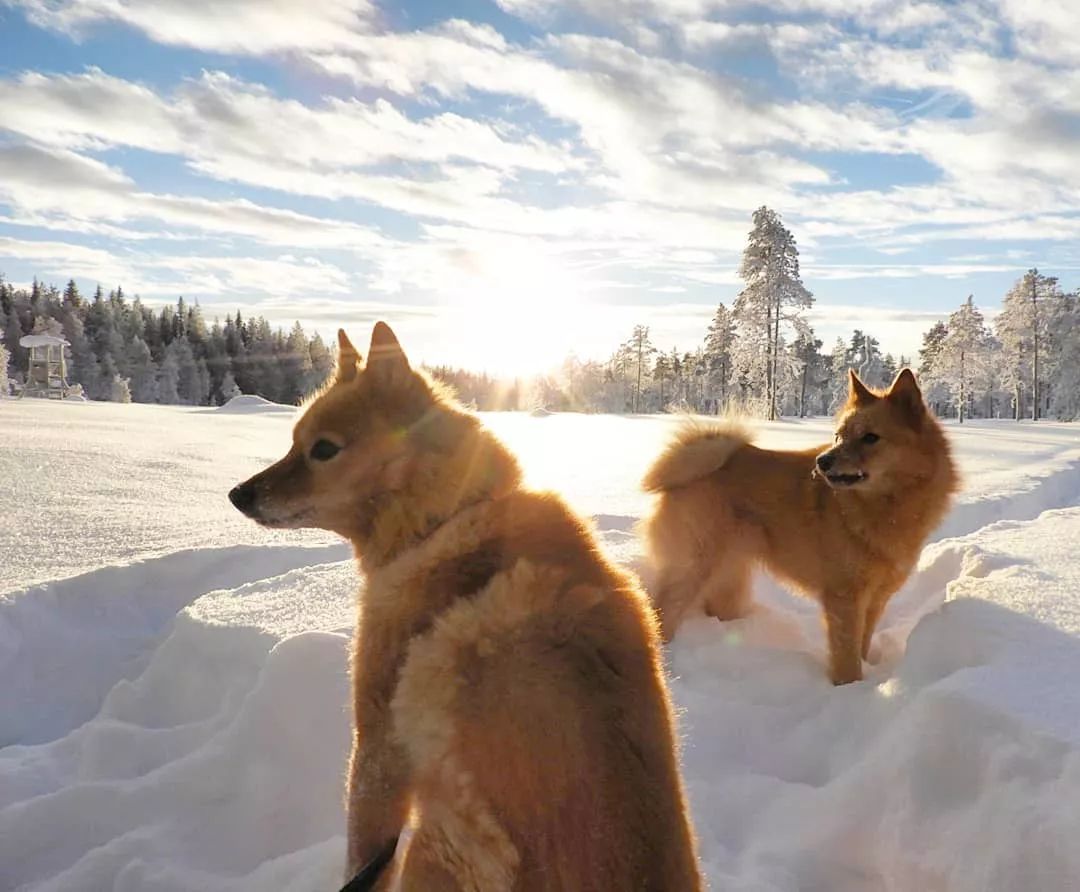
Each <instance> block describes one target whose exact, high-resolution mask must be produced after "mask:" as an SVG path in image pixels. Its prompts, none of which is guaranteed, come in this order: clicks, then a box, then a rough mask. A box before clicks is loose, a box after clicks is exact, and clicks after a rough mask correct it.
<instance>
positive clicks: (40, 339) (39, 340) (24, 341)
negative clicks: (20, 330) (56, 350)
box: [19, 334, 71, 347]
mask: <svg viewBox="0 0 1080 892" xmlns="http://www.w3.org/2000/svg"><path fill="white" fill-rule="evenodd" d="M19 346H20V347H70V346H71V344H69V343H68V342H67V341H66V340H65V339H64V338H58V337H56V336H54V335H46V334H28V335H23V336H22V337H21V338H19Z"/></svg>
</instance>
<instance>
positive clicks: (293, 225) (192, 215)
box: [0, 145, 386, 252]
mask: <svg viewBox="0 0 1080 892" xmlns="http://www.w3.org/2000/svg"><path fill="white" fill-rule="evenodd" d="M0 200H2V201H4V202H6V203H7V204H8V205H10V206H11V207H12V209H13V219H14V221H15V222H23V223H24V224H32V225H42V224H43V223H44V224H47V225H50V226H54V227H55V228H58V229H69V230H71V231H93V229H94V228H95V227H96V226H99V225H100V224H102V223H104V224H113V225H114V227H116V226H119V225H121V224H122V225H124V226H126V227H129V228H130V229H132V230H135V231H137V230H138V228H139V226H140V225H141V224H143V223H145V222H148V221H149V222H153V223H155V224H157V225H160V226H165V227H170V228H172V227H181V228H183V229H186V230H188V231H190V232H197V233H199V234H202V235H211V236H219V237H234V236H242V237H245V238H249V239H253V240H255V241H258V242H263V243H266V244H273V245H289V246H299V247H309V248H313V247H322V248H340V249H346V250H353V251H359V252H363V251H367V250H370V249H372V248H375V247H378V246H380V245H382V244H384V243H385V241H386V240H385V239H384V238H383V237H382V236H381V235H380V234H379V233H377V232H376V231H375V230H373V229H371V228H369V227H366V226H361V225H359V224H355V223H349V222H346V221H343V220H332V219H326V218H320V217H312V216H309V215H306V214H299V213H296V212H295V211H290V210H284V209H281V208H271V207H265V206H262V205H258V204H255V203H254V202H252V201H249V200H247V199H233V200H211V199H206V198H199V197H194V196H186V195H169V194H159V193H150V192H142V191H139V190H138V188H137V187H136V185H135V184H134V183H133V182H132V181H131V180H130V179H129V178H128V177H127V176H125V175H124V174H123V173H122V172H121V171H119V170H117V169H116V168H114V167H110V166H108V165H106V164H103V163H102V162H100V161H97V160H94V159H92V158H87V157H85V156H83V155H79V154H77V153H75V152H70V151H66V150H61V149H46V148H42V147H37V146H31V145H15V146H4V145H0ZM21 217H25V219H22V220H20V218H21ZM122 231H123V230H120V229H116V228H114V229H113V230H112V232H113V234H119V233H121V232H122Z"/></svg>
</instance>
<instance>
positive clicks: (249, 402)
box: [214, 393, 296, 415]
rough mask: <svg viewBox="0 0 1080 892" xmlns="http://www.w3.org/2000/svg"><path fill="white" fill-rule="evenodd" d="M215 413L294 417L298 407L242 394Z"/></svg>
mask: <svg viewBox="0 0 1080 892" xmlns="http://www.w3.org/2000/svg"><path fill="white" fill-rule="evenodd" d="M214 411H216V412H225V413H226V414H232V415H252V414H256V413H260V412H284V413H287V414H289V415H292V414H294V413H295V412H296V407H295V406H283V405H282V404H281V403H272V402H270V400H267V399H263V398H262V397H261V396H254V395H253V394H245V393H242V394H240V395H239V396H234V397H233V398H232V399H231V400H229V401H228V402H226V403H225V404H224V405H222V406H218V407H217V408H216V409H215V410H214Z"/></svg>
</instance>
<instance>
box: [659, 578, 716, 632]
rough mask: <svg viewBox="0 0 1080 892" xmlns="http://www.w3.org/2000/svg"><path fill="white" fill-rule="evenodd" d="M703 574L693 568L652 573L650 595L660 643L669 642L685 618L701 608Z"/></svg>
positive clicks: (703, 584)
mask: <svg viewBox="0 0 1080 892" xmlns="http://www.w3.org/2000/svg"><path fill="white" fill-rule="evenodd" d="M707 573H708V571H707V570H706V569H700V570H699V569H698V568H696V567H680V568H679V569H678V570H675V569H673V568H671V567H662V568H661V569H660V570H659V572H658V573H657V574H656V585H655V589H654V591H653V592H651V593H650V594H651V597H652V603H653V607H655V608H656V613H657V616H658V617H659V619H660V634H661V635H662V637H663V639H664V641H671V639H672V638H674V637H675V632H676V631H677V630H678V628H679V626H680V625H682V622H683V620H684V619H686V617H687V615H688V614H689V613H691V612H692V611H693V609H694V608H695V607H697V608H700V607H701V605H702V602H703V600H704V597H703V589H704V586H705V579H706V576H707Z"/></svg>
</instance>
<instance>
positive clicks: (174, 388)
mask: <svg viewBox="0 0 1080 892" xmlns="http://www.w3.org/2000/svg"><path fill="white" fill-rule="evenodd" d="M179 383H180V369H179V367H178V366H177V364H176V356H175V355H174V354H172V353H170V352H169V351H168V350H166V351H165V358H164V359H163V360H162V361H161V365H160V366H158V370H157V400H158V402H159V403H165V404H167V405H175V404H177V403H179V402H180V393H179V390H178V385H179Z"/></svg>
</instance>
